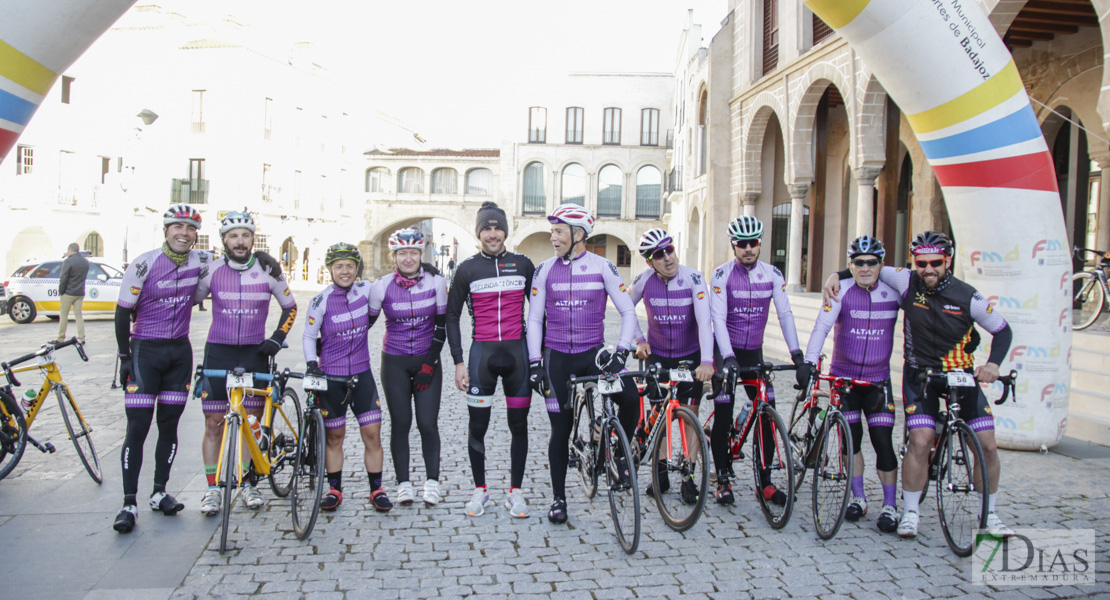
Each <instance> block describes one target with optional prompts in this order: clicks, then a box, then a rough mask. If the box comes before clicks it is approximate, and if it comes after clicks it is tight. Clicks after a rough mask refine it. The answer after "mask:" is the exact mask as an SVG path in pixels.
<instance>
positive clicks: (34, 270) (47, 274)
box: [4, 258, 123, 323]
mask: <svg viewBox="0 0 1110 600" xmlns="http://www.w3.org/2000/svg"><path fill="white" fill-rule="evenodd" d="M61 272H62V261H61V260H46V261H33V262H28V263H25V264H23V265H22V266H20V267H19V268H18V269H16V270H15V272H14V273H12V276H11V277H9V278H8V280H7V281H5V282H4V287H5V288H6V292H7V294H6V296H7V300H8V302H7V306H6V307H5V308H4V310H5V312H7V313H8V316H10V317H11V318H12V320H13V321H15V322H16V323H30V322H31V321H33V320H35V317H36V316H38V315H40V314H41V315H46V316H47V317H50V318H51V319H57V318H59V316H58V313H59V312H60V308H61V301H60V299H59V298H58V275H59V274H61ZM122 282H123V272H122V271H120V270H119V269H117V268H116V267H113V266H112V265H110V264H108V263H106V262H104V261H103V260H101V259H99V258H90V259H89V274H88V276H87V277H86V278H85V300H84V302H83V303H82V307H81V311H82V312H83V313H84V314H86V315H96V314H114V313H115V312H116V300H117V299H118V298H119V288H120V284H121V283H122Z"/></svg>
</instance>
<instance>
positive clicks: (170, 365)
mask: <svg viewBox="0 0 1110 600" xmlns="http://www.w3.org/2000/svg"><path fill="white" fill-rule="evenodd" d="M131 361H132V362H131V367H132V376H131V379H130V380H129V381H128V382H127V385H126V387H125V388H124V390H123V392H124V393H123V406H124V407H125V408H154V405H155V404H156V403H162V404H179V405H184V404H185V403H186V401H188V399H189V383H190V382H191V380H192V376H193V346H192V344H190V343H189V338H184V337H182V338H176V339H172V340H136V339H132V340H131Z"/></svg>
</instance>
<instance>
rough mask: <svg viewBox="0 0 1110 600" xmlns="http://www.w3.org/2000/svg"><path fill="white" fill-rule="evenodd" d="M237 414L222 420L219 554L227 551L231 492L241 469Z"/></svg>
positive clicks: (240, 446)
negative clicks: (222, 492) (222, 490)
mask: <svg viewBox="0 0 1110 600" xmlns="http://www.w3.org/2000/svg"><path fill="white" fill-rule="evenodd" d="M239 419H240V417H239V414H238V413H234V412H232V413H228V415H227V419H225V420H224V447H223V452H222V453H221V454H222V456H223V460H222V461H221V465H220V468H221V469H222V470H221V471H220V484H221V485H222V487H223V489H224V494H223V498H222V502H223V507H222V508H221V510H220V554H223V553H224V552H226V551H227V530H228V528H229V526H230V523H231V505H232V503H233V497H232V496H233V494H234V493H235V492H236V491H237V484H238V483H239V473H240V472H241V471H242V470H243V460H242V455H241V454H240V453H241V452H242V451H243V442H242V441H241V440H240V439H239V437H240V433H239Z"/></svg>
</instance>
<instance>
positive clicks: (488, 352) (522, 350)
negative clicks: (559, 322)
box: [466, 339, 532, 408]
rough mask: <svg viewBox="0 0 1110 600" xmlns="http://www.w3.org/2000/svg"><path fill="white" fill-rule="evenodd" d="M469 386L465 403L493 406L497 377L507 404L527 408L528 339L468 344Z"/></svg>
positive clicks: (530, 400)
mask: <svg viewBox="0 0 1110 600" xmlns="http://www.w3.org/2000/svg"><path fill="white" fill-rule="evenodd" d="M467 372H468V373H469V374H470V389H468V390H467V394H466V404H467V406H473V407H475V408H490V407H492V406H493V394H494V393H495V392H496V391H497V378H498V377H500V378H501V389H502V390H503V391H504V392H505V404H506V406H508V408H528V407H529V406H531V404H532V390H531V388H529V387H528V343H527V342H526V341H525V340H523V339H520V340H505V341H490V342H477V341H476V342H474V343H472V344H471V345H470V361H469V363H468V364H467Z"/></svg>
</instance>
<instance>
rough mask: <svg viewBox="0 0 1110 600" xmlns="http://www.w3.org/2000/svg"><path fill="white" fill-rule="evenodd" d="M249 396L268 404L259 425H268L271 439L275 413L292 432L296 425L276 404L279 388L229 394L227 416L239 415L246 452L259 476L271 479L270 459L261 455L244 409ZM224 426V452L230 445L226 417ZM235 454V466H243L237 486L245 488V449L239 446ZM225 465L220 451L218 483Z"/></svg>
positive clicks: (237, 391) (238, 476) (221, 446)
mask: <svg viewBox="0 0 1110 600" xmlns="http://www.w3.org/2000/svg"><path fill="white" fill-rule="evenodd" d="M246 396H254V397H258V398H266V402H265V404H264V405H263V409H262V419H261V421H260V422H261V424H262V425H265V426H267V427H269V429H270V432H271V435H272V432H273V419H274V411H275V409H276V410H277V413H278V414H279V415H281V418H282V420H283V421H285V423H286V425H288V426H289V428H290V429H293V424H292V423H290V422H289V417H287V416H285V411H284V410H283V409H282V408H281V406H279V405H278V404H277V403H276V402H275V401H274V400H275V398H276V388H274V386H273V385H270V386H268V387H266V388H241V387H234V388H229V389H228V390H227V399H228V408H227V414H228V415H230V414H231V413H232V412H236V413H238V414H239V417H240V418H239V435H240V436H241V437H242V438H243V440H244V443H245V444H246V446H247V451H248V453H249V454H250V456H251V460H252V461H254V470H255V472H256V473H258V474H259V475H269V474H270V467H271V464H270V458H269V457H268V456H267V455H266V454H265V453H263V452H262V449H261V448H259V447H258V440H256V439H254V432H253V431H251V426H250V423H248V422H247V412H246V410H245V409H244V408H243V399H244V398H245V397H246ZM224 424H225V426H224V432H223V436H222V438H221V439H220V448H221V449H222V448H223V447H224V445H225V444H226V443H227V435H228V430H227V427H226V424H227V416H225V417H224ZM297 433H298V434H299V433H300V432H297ZM235 453H236V455H237V456H239V460H238V461H236V462H238V463H239V465H240V467H239V469H238V474H237V475H236V481H237V482H238V483H240V484H242V483H243V469H242V462H243V461H242V446H240V447H239V448H238V449H236V452H235ZM223 463H224V453H223V452H222V451H221V452H220V458H219V460H218V461H217V465H216V481H222V480H223V478H222V475H223V472H224V464H223Z"/></svg>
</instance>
